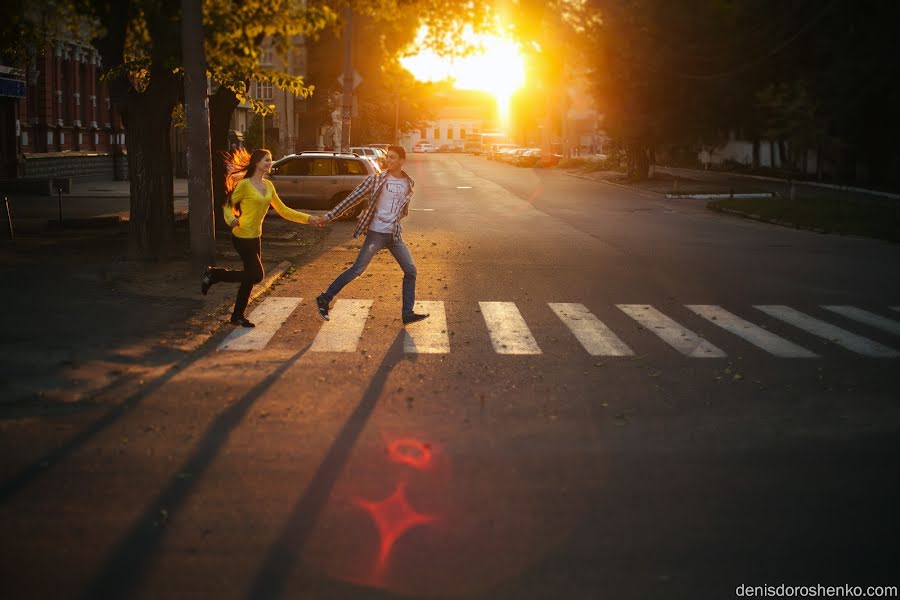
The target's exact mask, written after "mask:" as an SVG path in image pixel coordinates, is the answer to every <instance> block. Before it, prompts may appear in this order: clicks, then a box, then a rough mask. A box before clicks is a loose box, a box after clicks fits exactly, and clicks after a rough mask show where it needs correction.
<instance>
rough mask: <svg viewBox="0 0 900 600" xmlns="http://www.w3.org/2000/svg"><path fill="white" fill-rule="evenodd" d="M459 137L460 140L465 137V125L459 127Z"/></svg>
mask: <svg viewBox="0 0 900 600" xmlns="http://www.w3.org/2000/svg"><path fill="white" fill-rule="evenodd" d="M459 139H461V140H464V139H466V128H465V127H460V128H459Z"/></svg>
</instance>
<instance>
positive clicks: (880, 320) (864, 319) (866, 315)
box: [822, 306, 900, 335]
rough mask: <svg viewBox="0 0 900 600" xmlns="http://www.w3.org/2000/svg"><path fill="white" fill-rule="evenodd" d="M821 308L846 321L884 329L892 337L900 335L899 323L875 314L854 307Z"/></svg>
mask: <svg viewBox="0 0 900 600" xmlns="http://www.w3.org/2000/svg"><path fill="white" fill-rule="evenodd" d="M822 308H824V309H826V310H830V311H831V312H835V313H837V314H839V315H843V316H845V317H847V318H848V319H853V320H854V321H859V322H860V323H865V324H866V325H871V326H872V327H877V328H878V329H884V330H885V331H889V332H891V333H893V334H894V335H900V322H898V321H894V320H893V319H888V318H887V317H882V316H881V315H876V314H875V313H871V312H869V311H867V310H863V309H861V308H856V307H855V306H822Z"/></svg>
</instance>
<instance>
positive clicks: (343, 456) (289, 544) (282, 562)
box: [246, 331, 415, 600]
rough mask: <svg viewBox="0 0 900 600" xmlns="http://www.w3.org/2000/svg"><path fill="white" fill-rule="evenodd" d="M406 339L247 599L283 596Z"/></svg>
mask: <svg viewBox="0 0 900 600" xmlns="http://www.w3.org/2000/svg"><path fill="white" fill-rule="evenodd" d="M403 338H404V335H403V331H400V332H399V333H398V334H397V337H396V339H395V340H394V342H393V343H392V344H391V347H390V348H389V349H388V351H387V354H385V357H384V360H383V361H382V363H381V365H380V366H379V367H378V370H377V371H376V372H375V374H374V375H373V376H372V381H371V382H370V383H369V387H368V388H367V389H366V391H365V393H364V394H363V396H362V399H361V400H360V402H359V404H358V405H357V406H356V409H355V410H354V411H353V413H352V414H351V415H350V417H349V418H348V419H347V422H346V423H344V426H343V427H342V428H341V430H340V432H338V435H337V437H336V438H335V440H334V443H333V444H332V445H331V448H330V449H329V450H328V453H327V454H326V455H325V458H324V459H323V460H322V464H321V465H319V468H318V469H317V470H316V472H315V474H314V475H313V477H312V480H311V481H310V482H309V485H308V487H307V488H306V493H304V494H303V496H301V497H300V498H299V499H298V500H297V502H296V504H294V507H293V509H292V510H291V513H290V516H288V519H287V522H286V523H285V526H284V529H283V530H282V532H281V535H280V536H279V538H278V540H276V541H275V543H274V544H273V545H272V547H271V548H270V549H269V553H268V556H267V557H266V560H265V563H263V565H262V566H261V567H260V570H259V572H258V573H257V575H256V577H255V578H254V580H253V583H252V584H251V586H250V590H249V591H248V592H247V594H246V597H247V598H251V599H252V600H259V599H260V598H278V597H280V596H281V594H282V592H283V589H284V586H285V584H286V583H287V579H288V577H289V576H290V574H291V570H292V569H293V567H294V566H295V564H296V561H297V557H298V556H299V555H300V553H301V552H302V551H303V547H304V546H305V545H306V542H307V540H308V538H309V536H310V534H311V533H312V530H313V527H315V524H316V521H317V520H318V518H319V515H320V514H321V512H322V510H323V509H324V508H325V505H326V504H327V503H328V498H329V497H330V496H331V492H332V489H333V488H334V485H335V483H336V482H337V480H338V477H340V474H341V472H342V471H343V469H344V466H345V465H346V464H347V460H348V459H349V458H350V453H351V452H352V450H353V447H354V446H355V444H356V441H357V439H359V436H360V434H361V433H362V431H363V429H364V428H365V426H366V423H368V421H369V418H370V417H371V416H372V411H373V410H374V409H375V405H376V403H377V402H378V398H379V396H380V395H381V392H382V390H383V389H384V384H385V382H386V381H387V378H388V375H390V373H391V371H392V370H393V368H394V366H395V365H396V364H397V363H398V362H400V360H402V359H404V353H403ZM406 360H415V355H408V356H407V357H406Z"/></svg>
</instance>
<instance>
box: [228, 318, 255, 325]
mask: <svg viewBox="0 0 900 600" xmlns="http://www.w3.org/2000/svg"><path fill="white" fill-rule="evenodd" d="M231 324H232V325H240V326H241V327H256V324H255V323H251V322H250V321H248V320H247V318H246V317H231Z"/></svg>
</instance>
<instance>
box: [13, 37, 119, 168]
mask: <svg viewBox="0 0 900 600" xmlns="http://www.w3.org/2000/svg"><path fill="white" fill-rule="evenodd" d="M5 70H6V71H8V73H7V75H9V76H15V77H16V78H18V81H21V82H22V83H21V85H19V86H18V88H19V89H20V90H22V91H24V96H20V97H9V96H6V97H4V98H3V99H2V100H3V101H2V102H0V127H2V128H3V129H4V130H6V133H4V134H3V137H4V138H6V137H11V138H12V139H14V142H15V144H14V148H13V145H12V144H6V145H5V146H3V145H0V168H2V172H0V178H3V179H12V178H15V179H18V180H22V181H23V182H25V181H28V180H46V179H48V178H53V177H84V178H88V177H90V178H96V179H113V178H116V179H124V178H127V162H126V160H127V159H126V155H127V151H126V148H125V130H124V128H123V126H122V120H121V118H120V117H119V115H118V114H116V111H115V108H114V107H113V105H112V103H111V102H110V100H109V93H108V90H107V86H106V84H105V83H104V82H102V81H100V78H99V70H100V55H99V54H98V53H97V51H96V50H94V49H93V48H91V47H90V46H85V45H81V44H75V43H70V42H60V43H58V44H57V45H56V46H55V48H52V49H50V50H48V51H47V52H45V53H44V54H43V56H40V57H38V59H37V60H35V61H34V62H33V63H32V64H31V66H30V67H28V68H27V69H25V70H24V71H20V72H16V71H13V70H11V69H5ZM10 126H12V128H13V130H14V136H9V128H10Z"/></svg>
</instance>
